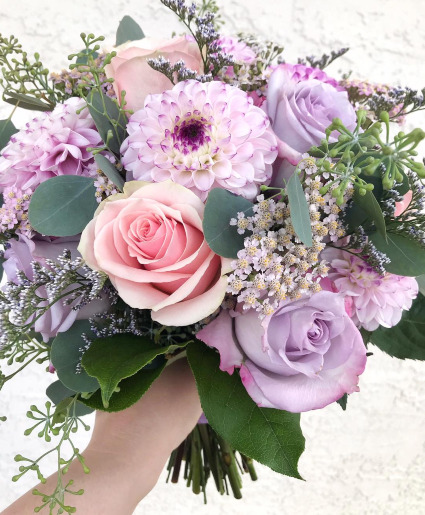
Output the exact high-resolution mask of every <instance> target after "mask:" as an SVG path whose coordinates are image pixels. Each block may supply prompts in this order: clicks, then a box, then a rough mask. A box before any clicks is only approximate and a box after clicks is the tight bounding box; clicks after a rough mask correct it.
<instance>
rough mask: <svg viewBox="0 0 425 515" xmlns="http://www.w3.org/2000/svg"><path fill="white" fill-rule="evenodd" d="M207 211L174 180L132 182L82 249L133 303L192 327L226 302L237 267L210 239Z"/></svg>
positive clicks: (162, 319)
mask: <svg viewBox="0 0 425 515" xmlns="http://www.w3.org/2000/svg"><path fill="white" fill-rule="evenodd" d="M203 214H204V204H203V202H202V201H201V200H200V199H199V197H197V196H196V195H195V194H194V193H192V192H191V191H190V190H188V189H187V188H184V187H183V186H180V185H179V184H176V183H174V182H172V181H164V182H161V183H148V182H139V181H132V182H127V183H126V184H125V186H124V193H120V194H117V195H113V196H110V197H108V199H107V200H105V201H104V202H102V203H101V204H100V206H99V208H98V210H97V211H96V213H95V217H94V218H93V220H92V221H91V222H90V223H89V224H88V225H87V227H86V228H85V229H84V231H83V234H82V236H81V242H80V246H79V247H78V250H79V251H80V252H81V254H82V256H83V258H84V259H85V261H86V263H87V265H88V266H90V267H91V268H94V269H95V270H101V271H103V272H105V273H106V274H107V275H108V276H109V278H110V280H111V282H112V284H113V285H114V286H115V288H116V289H117V291H118V294H119V296H120V297H121V298H122V299H123V300H124V302H126V303H127V304H128V305H129V306H131V307H133V308H138V309H151V310H152V319H153V320H156V321H157V322H159V323H161V324H165V325H171V326H173V325H174V326H182V325H189V324H193V323H195V322H198V321H199V320H202V319H203V318H205V317H207V316H208V315H210V314H211V313H213V312H214V311H215V310H216V309H217V308H218V307H219V306H220V304H221V302H222V300H223V298H224V295H225V292H226V287H227V280H226V277H222V274H224V273H227V272H229V271H230V270H229V265H228V260H225V259H224V258H220V256H217V255H216V254H214V252H212V250H211V249H210V248H209V247H208V245H207V243H206V241H205V239H204V234H203V232H202V218H203Z"/></svg>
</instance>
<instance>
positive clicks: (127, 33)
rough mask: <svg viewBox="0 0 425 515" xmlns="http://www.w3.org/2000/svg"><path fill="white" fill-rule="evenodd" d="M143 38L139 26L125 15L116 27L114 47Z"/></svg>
mask: <svg viewBox="0 0 425 515" xmlns="http://www.w3.org/2000/svg"><path fill="white" fill-rule="evenodd" d="M144 37H145V35H144V33H143V30H142V29H141V27H140V26H139V24H138V23H136V22H135V21H134V20H133V18H132V17H131V16H128V15H126V16H124V18H123V19H122V20H121V21H120V24H119V25H118V29H117V36H116V40H115V46H119V45H122V44H123V43H126V42H127V41H137V40H138V39H143V38H144Z"/></svg>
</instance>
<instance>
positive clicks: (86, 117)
mask: <svg viewBox="0 0 425 515" xmlns="http://www.w3.org/2000/svg"><path fill="white" fill-rule="evenodd" d="M84 106H85V102H84V100H82V99H80V98H70V99H68V100H66V101H65V102H64V103H63V104H58V105H57V106H56V107H55V109H54V110H53V111H52V112H51V113H43V114H41V115H40V116H39V117H37V118H34V119H33V120H31V121H30V122H28V123H27V124H26V126H25V128H24V129H22V130H21V131H19V132H18V133H16V134H14V135H13V136H12V137H11V139H10V142H9V144H8V145H7V146H6V147H5V148H4V150H3V152H2V156H1V157H0V191H3V190H4V188H5V187H7V186H15V187H17V188H19V189H20V190H26V189H28V188H31V189H35V188H36V187H37V186H38V185H39V184H40V183H42V182H44V181H46V180H47V179H50V178H51V177H54V176H55V175H93V172H94V170H93V163H94V160H93V155H92V154H91V153H90V152H88V151H87V147H91V146H96V145H98V144H99V143H100V142H101V138H100V135H99V133H98V132H97V130H96V127H95V124H94V122H93V119H92V118H91V116H90V113H89V111H88V109H83V108H84ZM80 109H82V111H81V112H80ZM94 168H95V167H94Z"/></svg>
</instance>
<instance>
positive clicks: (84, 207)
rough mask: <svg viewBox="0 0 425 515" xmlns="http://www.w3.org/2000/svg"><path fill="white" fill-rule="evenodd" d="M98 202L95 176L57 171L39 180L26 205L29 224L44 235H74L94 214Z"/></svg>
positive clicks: (81, 229) (80, 230)
mask: <svg viewBox="0 0 425 515" xmlns="http://www.w3.org/2000/svg"><path fill="white" fill-rule="evenodd" d="M97 206H98V203H97V201H96V197H95V189H94V179H91V178H90V177H81V176H78V175H59V176H57V177H52V178H51V179H49V180H47V181H45V182H42V183H41V184H40V186H38V188H37V189H36V190H35V191H34V193H33V195H32V197H31V201H30V206H29V221H30V224H31V226H32V227H33V228H34V229H35V230H36V231H38V232H39V233H41V234H44V235H47V236H74V235H75V234H79V233H81V232H82V231H83V229H84V227H85V226H86V225H87V224H88V223H89V222H90V220H91V219H92V218H93V214H94V212H95V211H96V209H97Z"/></svg>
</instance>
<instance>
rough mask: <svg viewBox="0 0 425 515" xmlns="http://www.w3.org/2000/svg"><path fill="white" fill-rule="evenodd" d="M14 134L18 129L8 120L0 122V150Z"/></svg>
mask: <svg viewBox="0 0 425 515" xmlns="http://www.w3.org/2000/svg"><path fill="white" fill-rule="evenodd" d="M16 132H18V129H17V128H16V127H15V126H14V125H13V123H12V122H11V121H10V118H8V119H7V120H0V150H2V149H3V148H4V147H5V146H6V145H7V144H8V143H9V140H10V137H11V136H13V135H14V134H15V133H16ZM2 203H3V202H2Z"/></svg>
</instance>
